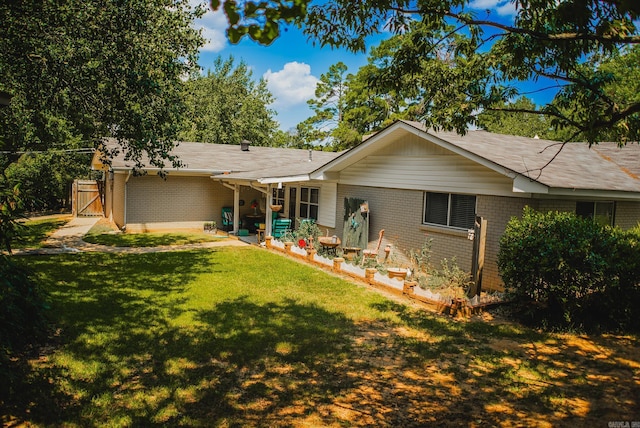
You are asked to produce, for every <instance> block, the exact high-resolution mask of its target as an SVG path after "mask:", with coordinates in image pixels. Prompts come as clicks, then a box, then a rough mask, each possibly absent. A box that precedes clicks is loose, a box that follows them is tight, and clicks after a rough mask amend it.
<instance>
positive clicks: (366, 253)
mask: <svg viewBox="0 0 640 428" xmlns="http://www.w3.org/2000/svg"><path fill="white" fill-rule="evenodd" d="M383 235H384V229H380V233H379V234H378V244H377V245H376V248H375V249H373V250H369V249H365V250H362V264H363V265H364V262H365V261H366V260H367V259H373V260H377V259H378V251H380V244H382V236H383Z"/></svg>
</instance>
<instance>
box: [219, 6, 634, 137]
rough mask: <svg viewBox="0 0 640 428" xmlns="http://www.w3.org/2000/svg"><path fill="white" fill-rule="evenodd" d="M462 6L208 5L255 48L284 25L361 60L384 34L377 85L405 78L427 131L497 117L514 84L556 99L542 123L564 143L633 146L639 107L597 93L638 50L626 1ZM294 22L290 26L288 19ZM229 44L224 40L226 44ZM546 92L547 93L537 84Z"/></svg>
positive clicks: (513, 95)
mask: <svg viewBox="0 0 640 428" xmlns="http://www.w3.org/2000/svg"><path fill="white" fill-rule="evenodd" d="M470 3H471V2H470V0H413V1H404V0H382V1H375V2H372V1H363V2H358V3H354V2H352V1H350V0H329V1H326V2H321V3H319V4H317V5H311V6H308V8H307V2H306V1H305V0H296V1H294V2H293V3H286V2H262V3H253V2H244V3H242V7H241V6H239V3H236V2H235V1H231V0H226V1H224V2H223V3H221V2H220V0H214V1H212V7H213V8H214V9H215V8H217V7H219V6H220V5H222V7H223V8H224V10H225V12H226V13H227V16H228V18H229V22H230V36H231V35H232V34H234V35H236V36H241V35H242V34H249V35H251V33H252V32H253V33H256V34H258V33H257V32H258V29H259V28H262V31H263V32H262V33H259V35H260V37H255V36H252V37H253V38H254V40H258V41H260V42H262V43H268V42H269V41H270V40H273V39H269V38H268V37H267V35H272V36H273V38H275V37H277V35H278V30H277V28H276V29H274V27H277V26H278V23H282V22H294V23H296V24H297V25H299V26H301V27H302V28H303V29H304V32H305V33H306V34H307V35H308V36H309V37H310V38H311V39H312V40H314V41H317V42H318V43H319V44H321V45H329V46H333V47H346V48H348V49H350V50H352V51H363V50H364V49H365V48H366V45H365V42H366V40H367V39H368V38H369V37H370V36H373V35H376V34H381V33H382V32H383V31H390V32H391V33H392V34H395V35H397V36H399V37H400V38H401V41H400V43H399V45H398V47H397V48H396V49H395V50H394V52H393V56H392V61H391V62H389V63H388V64H386V66H385V67H384V70H385V71H386V78H384V77H385V76H382V77H381V78H380V79H379V80H378V82H377V84H378V85H379V86H380V87H381V88H387V89H389V90H393V89H396V88H398V87H399V86H400V85H405V84H406V82H404V81H402V82H401V81H400V80H401V79H398V76H412V79H411V83H412V86H411V88H410V89H411V91H412V92H413V93H414V94H415V96H416V99H418V98H420V99H422V100H423V106H422V107H423V109H422V113H421V120H423V121H424V122H425V123H426V124H427V125H429V126H433V127H435V128H443V129H448V130H452V129H455V130H456V131H458V132H461V133H463V132H465V131H466V130H467V129H468V127H469V126H470V125H472V124H476V123H477V114H478V113H479V112H482V111H485V110H489V109H492V108H496V106H502V107H504V103H507V102H509V101H510V100H514V99H517V98H519V97H520V96H521V95H523V93H522V91H521V90H520V89H519V86H518V84H517V83H518V82H522V81H534V82H538V84H539V85H540V86H549V85H551V86H553V87H554V88H555V90H557V91H558V94H557V96H556V97H555V99H554V101H553V102H551V103H549V104H547V105H545V106H542V108H540V109H539V110H536V111H531V112H529V113H534V114H542V115H545V116H546V117H547V118H548V119H549V121H550V122H549V123H550V125H551V126H553V127H554V128H555V129H568V130H569V132H568V139H573V140H575V139H581V140H587V141H589V142H595V141H598V140H600V139H605V137H606V139H612V140H616V141H620V142H626V141H629V140H635V141H637V140H638V139H639V138H638V136H639V133H640V123H639V122H640V119H639V118H638V114H639V112H640V102H637V100H633V99H625V100H623V101H622V102H619V101H618V100H617V99H616V98H615V97H612V96H611V94H610V93H609V92H607V91H608V90H609V89H610V87H609V86H608V85H610V84H612V83H614V82H615V79H616V77H615V75H614V74H613V73H611V72H610V71H609V70H608V69H607V68H606V67H605V64H607V63H608V62H610V61H612V60H614V59H615V58H616V57H617V56H618V55H621V54H622V55H627V54H628V48H629V47H630V46H634V45H638V44H640V35H639V30H638V27H637V25H636V23H637V22H638V19H639V18H640V3H638V2H637V1H634V0H622V1H612V0H568V1H561V2H558V1H556V0H511V1H510V2H509V3H511V4H512V5H513V6H514V7H515V10H516V15H515V17H514V18H513V19H512V20H504V19H502V18H500V17H499V16H494V15H492V14H491V12H490V11H482V12H478V11H477V10H475V9H473V8H471V7H470ZM292 15H295V17H292ZM231 38H232V41H233V40H234V38H233V37H231ZM545 82H550V83H545Z"/></svg>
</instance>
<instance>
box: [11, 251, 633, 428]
mask: <svg viewBox="0 0 640 428" xmlns="http://www.w3.org/2000/svg"><path fill="white" fill-rule="evenodd" d="M115 257H116V256H111V257H105V256H104V255H85V254H82V255H76V256H70V257H67V258H64V259H56V260H64V263H61V264H60V265H59V267H55V266H58V265H54V264H52V263H51V262H50V261H49V262H48V265H47V268H46V269H45V270H46V272H47V275H46V277H47V280H48V281H50V282H51V286H50V287H49V288H50V289H52V290H55V292H53V293H52V300H53V302H54V307H64V311H62V310H61V311H60V312H59V314H58V317H57V318H58V319H59V322H60V325H61V327H62V329H63V332H62V335H61V342H63V343H64V344H63V345H62V346H61V347H60V349H59V350H58V351H56V352H55V353H52V354H49V355H47V356H46V358H42V359H41V360H40V361H39V362H37V363H36V364H35V366H34V370H32V371H30V372H29V371H27V372H26V376H27V377H26V378H25V382H24V385H23V388H22V389H21V390H20V391H18V392H19V394H17V395H16V396H15V397H14V401H13V403H12V404H13V408H12V409H10V410H11V414H13V415H16V417H17V418H18V419H20V418H21V419H22V420H25V421H30V422H34V423H36V424H43V425H50V426H60V425H78V426H96V425H112V426H119V425H122V426H176V425H187V426H217V425H222V426H344V425H347V426H402V427H411V426H433V425H436V424H437V425H438V426H499V425H509V426H513V425H517V426H545V425H552V426H593V425H600V426H602V425H606V422H607V421H610V420H637V419H638V415H637V414H636V415H634V412H635V411H636V409H637V406H638V403H637V397H638V394H639V391H640V388H639V381H638V379H640V370H639V368H640V363H639V361H640V358H639V357H638V352H637V348H638V343H637V339H632V338H617V337H600V338H588V337H581V336H575V335H574V336H571V335H567V336H562V335H550V334H543V333H538V332H535V331H532V330H529V329H526V328H521V327H519V326H517V325H511V324H489V323H476V322H453V321H451V320H450V319H449V318H445V317H439V316H435V315H432V314H430V313H426V312H423V311H417V310H415V309H411V308H409V307H407V306H404V305H400V304H397V303H395V302H391V301H385V302H384V303H375V304H372V306H373V307H374V308H375V309H376V310H377V311H378V312H379V313H380V314H381V317H379V318H378V319H375V320H358V321H353V320H351V319H349V318H347V316H346V315H344V314H341V313H338V312H332V311H330V310H328V309H326V308H323V307H321V306H319V305H318V304H314V303H303V302H300V301H296V300H293V299H289V298H282V299H279V300H278V299H274V301H271V302H266V303H256V302H254V301H252V300H251V298H250V297H248V296H242V295H239V296H236V297H233V298H226V299H217V298H215V297H213V296H212V297H211V300H210V302H209V303H208V304H202V305H195V306H193V305H191V304H190V303H189V302H188V301H187V300H188V297H187V296H190V294H188V293H187V291H188V288H189V287H190V283H191V282H192V281H193V280H194V279H195V278H196V277H197V276H198V275H200V274H201V273H210V272H218V273H220V274H224V266H221V265H219V264H217V263H216V259H215V257H212V256H211V254H210V253H207V252H185V253H164V254H142V255H137V256H135V257H132V256H129V257H128V258H126V259H125V260H126V263H123V262H122V260H118V259H117V258H115ZM42 261H43V263H47V258H43V259H42ZM36 263H37V261H36ZM92 264H93V266H94V269H93V270H91V271H90V272H80V273H79V274H78V275H77V277H78V279H77V280H76V281H74V282H65V283H58V282H59V281H62V278H64V277H65V275H63V274H62V272H61V271H57V269H79V268H80V267H81V266H87V265H92ZM100 272H104V273H103V274H100ZM118 278H128V279H129V281H130V283H127V284H124V283H118V281H119V280H118ZM53 284H55V286H53ZM213 291H215V290H213ZM392 316H393V317H395V319H399V322H397V323H395V322H391V321H388V320H385V318H390V317H392ZM185 318H188V319H189V321H187V322H186V321H184V319H185ZM124 332H126V334H124ZM634 349H635V351H634V352H633V353H629V351H630V350H634ZM634 376H635V380H634ZM634 416H635V419H633V417H634ZM5 422H6V421H5Z"/></svg>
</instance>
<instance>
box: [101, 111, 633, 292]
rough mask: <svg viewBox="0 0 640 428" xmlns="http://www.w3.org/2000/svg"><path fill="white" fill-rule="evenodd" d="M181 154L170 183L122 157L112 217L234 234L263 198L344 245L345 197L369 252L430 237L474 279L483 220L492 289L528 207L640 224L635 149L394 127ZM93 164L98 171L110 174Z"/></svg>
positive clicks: (188, 148) (111, 195)
mask: <svg viewBox="0 0 640 428" xmlns="http://www.w3.org/2000/svg"><path fill="white" fill-rule="evenodd" d="M175 154H177V155H178V156H180V158H181V159H182V160H183V162H184V163H185V164H186V167H185V168H184V169H182V170H176V171H173V170H168V173H169V174H168V178H167V179H166V180H162V179H160V178H158V177H156V176H152V175H148V176H144V177H135V176H132V174H131V167H130V166H128V165H127V163H126V162H125V161H124V160H122V159H118V158H117V159H114V161H113V163H112V166H111V168H110V173H109V174H108V176H109V177H110V178H109V179H108V182H107V184H106V186H105V187H106V190H107V197H106V204H105V206H106V208H105V209H106V211H107V213H106V215H107V216H108V217H110V218H112V219H113V221H114V222H115V223H116V224H117V225H119V226H121V227H122V226H125V225H126V226H127V230H134V229H135V230H137V229H152V228H160V226H162V225H165V226H166V227H167V228H173V229H175V228H176V227H187V226H192V225H196V226H197V225H198V224H199V222H203V221H207V220H216V221H220V209H221V207H222V206H231V207H233V209H234V215H235V225H236V226H235V230H236V231H237V228H238V225H241V224H242V221H241V220H242V218H243V215H245V214H246V213H247V212H250V208H249V207H248V206H247V204H246V201H249V200H257V201H260V202H259V204H260V211H261V212H262V213H264V215H265V218H271V216H272V212H271V209H270V205H271V203H274V202H277V203H278V204H280V205H283V206H284V209H283V210H282V211H281V212H280V213H279V215H280V216H281V217H288V218H295V219H299V218H308V217H310V218H314V219H315V220H316V222H317V223H318V225H319V226H320V227H321V229H322V230H325V229H326V231H327V233H330V234H337V235H338V236H340V235H341V234H342V231H343V226H344V220H343V218H344V217H343V213H344V201H345V198H358V199H362V200H366V201H367V202H368V204H369V209H370V215H369V241H370V246H373V245H375V241H377V237H378V231H379V230H380V229H385V241H386V242H392V243H394V244H396V245H397V246H398V247H399V248H403V249H411V248H420V247H421V246H422V244H423V243H424V241H425V239H426V237H427V236H428V237H429V238H431V239H432V240H433V241H432V250H433V262H434V264H436V265H437V264H438V263H439V261H440V260H441V259H443V258H447V259H451V258H453V257H454V256H455V257H456V260H457V262H458V265H459V266H460V267H461V268H463V269H464V270H467V271H469V270H470V269H471V261H472V255H473V241H471V240H469V234H468V230H469V229H470V228H471V227H472V226H473V222H474V219H475V217H476V216H480V217H482V218H483V219H485V220H486V221H487V227H486V245H485V265H484V271H483V288H484V289H490V288H494V289H496V288H500V287H501V286H502V283H501V280H500V277H499V275H498V269H497V265H496V259H497V254H498V249H499V239H500V237H501V235H502V233H503V231H504V228H505V225H506V223H507V222H508V221H509V219H510V218H511V217H512V216H519V215H520V214H521V213H522V209H523V208H524V207H525V206H527V205H528V206H531V207H533V208H534V209H537V210H561V211H573V212H576V213H578V214H580V215H584V216H590V217H593V218H594V219H595V220H597V221H604V222H607V223H609V224H612V225H616V226H620V227H623V228H629V227H633V226H636V225H637V224H638V223H639V222H640V178H639V177H640V146H638V144H629V145H627V146H626V147H624V148H622V149H620V148H618V147H617V146H616V145H615V144H611V143H602V144H599V145H597V146H593V147H591V148H589V146H588V145H587V144H585V143H571V144H566V145H561V144H559V143H558V142H555V141H545V140H540V139H532V138H525V137H515V136H508V135H498V134H492V133H488V132H485V131H470V132H468V133H467V134H466V135H464V136H460V135H458V134H456V133H451V132H433V131H430V130H427V129H425V128H424V126H423V125H422V124H419V123H416V122H407V121H398V122H395V123H394V124H392V125H390V126H389V127H387V128H385V129H384V130H382V131H380V132H378V133H376V134H374V135H372V136H370V137H368V138H367V139H366V140H364V141H363V143H362V144H360V145H359V146H357V147H355V148H353V149H351V150H348V151H345V152H342V153H327V152H318V151H314V152H312V153H310V152H307V151H305V150H294V149H280V148H268V147H251V148H250V149H249V150H248V151H243V150H241V149H240V148H239V147H238V146H229V145H215V144H199V143H181V144H180V145H179V146H178V148H177V149H176V153H175ZM97 159H99V158H98V157H95V158H94V167H95V168H103V169H104V168H105V166H104V165H101V163H100V162H99V161H98V160H97ZM242 201H245V204H242ZM176 222H177V223H176ZM269 228H270V224H269V222H267V233H269ZM386 242H385V243H386Z"/></svg>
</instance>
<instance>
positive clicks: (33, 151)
mask: <svg viewBox="0 0 640 428" xmlns="http://www.w3.org/2000/svg"><path fill="white" fill-rule="evenodd" d="M95 151H96V149H90V148H84V149H58V150H56V149H50V150H24V151H22V150H19V151H15V152H10V151H7V150H3V151H0V154H3V155H26V154H32V153H80V154H92V153H94V152H95Z"/></svg>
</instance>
